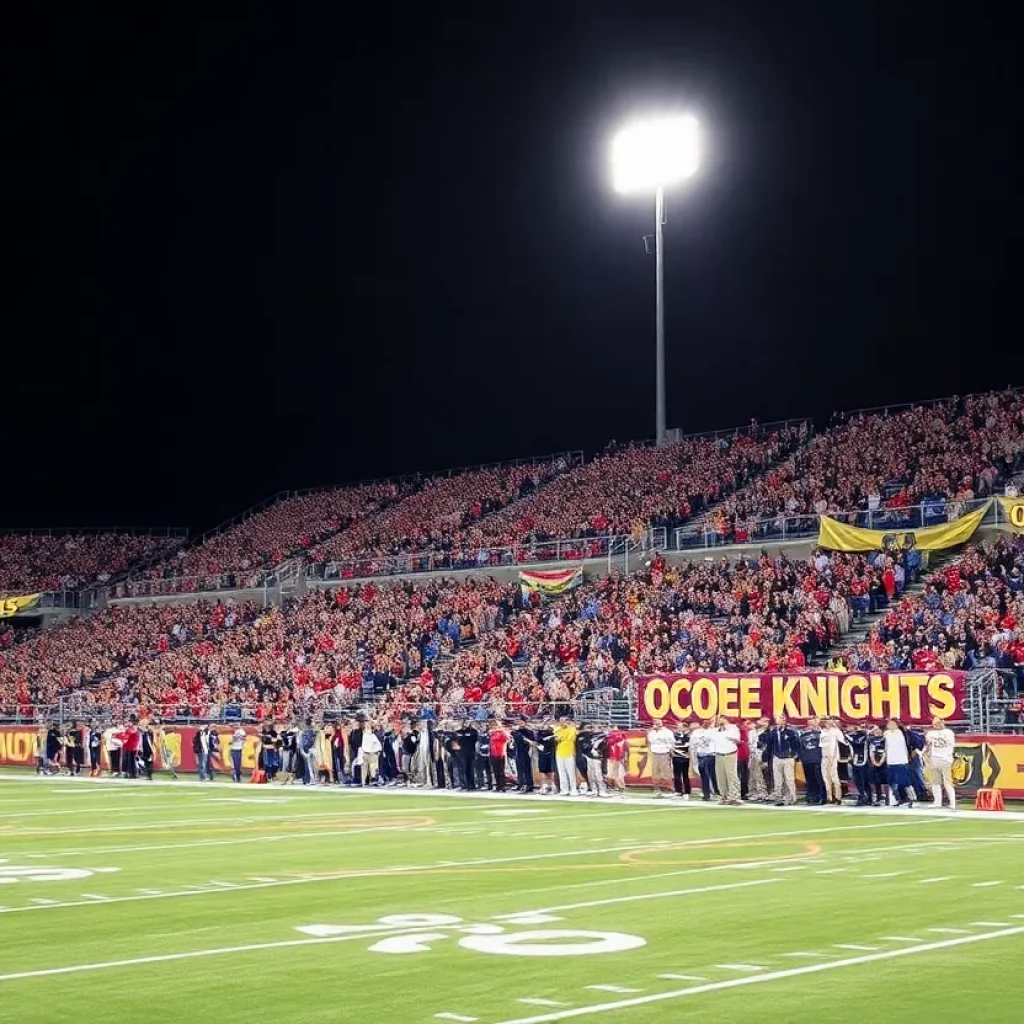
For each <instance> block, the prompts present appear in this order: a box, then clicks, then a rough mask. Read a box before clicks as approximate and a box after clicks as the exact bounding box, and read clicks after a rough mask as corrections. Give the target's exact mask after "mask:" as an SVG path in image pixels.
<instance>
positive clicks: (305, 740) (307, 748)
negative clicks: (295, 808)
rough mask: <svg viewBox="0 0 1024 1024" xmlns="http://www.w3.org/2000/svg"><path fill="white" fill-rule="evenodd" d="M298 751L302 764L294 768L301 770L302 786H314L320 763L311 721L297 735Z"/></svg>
mask: <svg viewBox="0 0 1024 1024" xmlns="http://www.w3.org/2000/svg"><path fill="white" fill-rule="evenodd" d="M378 742H379V741H378ZM298 749H299V751H300V753H301V754H302V764H301V765H297V766H296V772H295V774H296V775H298V773H299V772H298V769H299V768H301V769H302V784H303V785H304V786H315V785H316V784H317V779H318V777H319V774H320V772H319V768H320V763H319V760H318V758H317V753H316V729H314V728H313V721H312V719H309V718H307V719H306V721H305V723H304V724H303V727H302V731H301V732H300V733H299V739H298Z"/></svg>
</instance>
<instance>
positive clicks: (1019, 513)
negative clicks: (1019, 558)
mask: <svg viewBox="0 0 1024 1024" xmlns="http://www.w3.org/2000/svg"><path fill="white" fill-rule="evenodd" d="M999 504H1000V506H1001V511H1002V515H1001V516H1000V519H1005V520H1006V522H1007V523H1009V525H1010V528H1011V529H1012V530H1013V531H1014V533H1024V498H1000V499H999Z"/></svg>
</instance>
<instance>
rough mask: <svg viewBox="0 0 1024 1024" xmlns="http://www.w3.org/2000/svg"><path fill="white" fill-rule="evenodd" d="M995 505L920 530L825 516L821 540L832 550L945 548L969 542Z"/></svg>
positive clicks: (928, 549)
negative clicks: (866, 525) (880, 526)
mask: <svg viewBox="0 0 1024 1024" xmlns="http://www.w3.org/2000/svg"><path fill="white" fill-rule="evenodd" d="M1000 500H1003V499H1000ZM991 506H992V502H990V501H988V502H986V503H985V504H984V505H982V506H981V508H978V509H975V510H974V511H973V512H968V513H967V515H965V516H961V517H960V518H959V519H956V520H954V521H953V522H952V523H940V524H939V525H938V526H924V527H921V528H920V529H917V530H906V529H898V530H867V529H865V528H864V527H861V526H850V525H849V524H847V523H840V522H839V521H838V520H836V519H830V518H829V517H828V516H822V517H821V526H820V529H819V531H818V543H819V544H820V545H821V546H822V547H823V548H829V549H830V550H831V551H878V550H880V549H882V548H884V547H887V546H889V545H891V544H896V545H898V546H899V547H903V548H906V547H915V548H917V549H918V550H919V551H941V550H942V549H944V548H954V547H956V546H957V545H958V544H964V543H966V542H967V541H969V540H970V539H971V537H972V536H973V535H974V531H975V530H977V529H978V527H979V526H980V525H981V521H982V519H984V518H985V513H986V512H988V510H989V509H990V508H991Z"/></svg>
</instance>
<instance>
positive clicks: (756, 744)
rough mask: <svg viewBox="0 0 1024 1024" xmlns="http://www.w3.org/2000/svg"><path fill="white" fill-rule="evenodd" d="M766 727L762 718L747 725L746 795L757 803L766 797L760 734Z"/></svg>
mask: <svg viewBox="0 0 1024 1024" xmlns="http://www.w3.org/2000/svg"><path fill="white" fill-rule="evenodd" d="M762 723H763V724H762ZM767 727H768V723H767V721H765V719H763V718H762V719H759V720H758V721H757V722H751V723H750V725H748V726H747V746H748V747H749V748H750V758H749V760H748V761H747V795H748V796H749V797H750V799H751V800H752V801H753V802H754V803H758V804H761V803H764V801H765V800H766V799H767V797H768V791H767V788H766V786H765V784H764V747H763V745H762V743H761V736H762V735H763V734H764V732H765V730H766V729H767Z"/></svg>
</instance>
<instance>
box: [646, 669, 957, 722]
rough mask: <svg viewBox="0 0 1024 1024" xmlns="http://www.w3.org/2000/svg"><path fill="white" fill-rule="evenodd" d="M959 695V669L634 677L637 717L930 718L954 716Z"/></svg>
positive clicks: (701, 719) (675, 720) (679, 719)
mask: <svg viewBox="0 0 1024 1024" xmlns="http://www.w3.org/2000/svg"><path fill="white" fill-rule="evenodd" d="M963 700H964V673H963V672H870V673H863V674H861V673H856V672H849V673H838V672H827V673H816V674H814V675H798V674H786V675H724V674H717V675H714V674H705V675H702V674H699V673H697V674H691V675H677V674H666V675H661V676H639V677H638V678H637V716H638V717H639V719H640V721H641V722H650V721H653V720H654V719H655V718H665V719H667V720H668V721H669V722H687V721H706V720H707V719H709V718H713V717H714V716H715V715H727V716H728V717H729V718H743V719H751V718H761V717H766V718H772V717H773V716H774V715H777V714H785V715H788V716H789V717H790V718H792V719H794V720H795V721H805V720H806V719H808V718H813V717H823V716H825V715H828V716H831V717H836V718H841V719H842V720H843V721H845V722H878V721H882V720H883V719H887V718H893V717H895V718H899V719H900V720H901V721H903V722H906V723H930V722H931V720H932V718H934V717H935V716H936V715H937V716H938V717H939V718H942V719H957V718H959V717H961V716H960V708H961V705H962V704H963Z"/></svg>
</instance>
